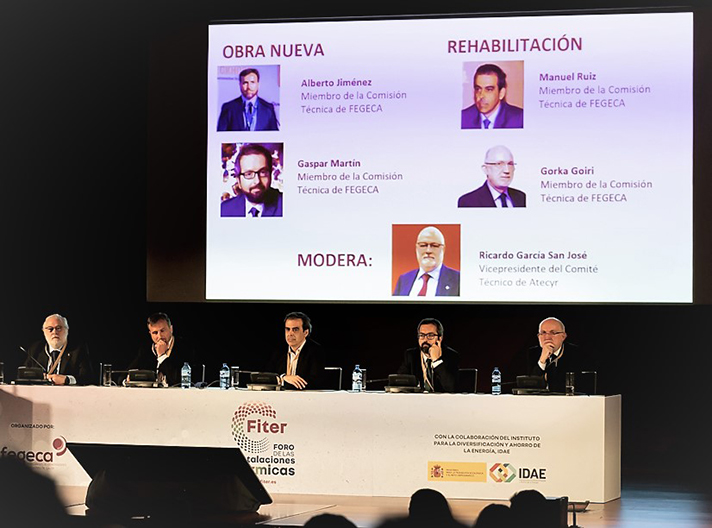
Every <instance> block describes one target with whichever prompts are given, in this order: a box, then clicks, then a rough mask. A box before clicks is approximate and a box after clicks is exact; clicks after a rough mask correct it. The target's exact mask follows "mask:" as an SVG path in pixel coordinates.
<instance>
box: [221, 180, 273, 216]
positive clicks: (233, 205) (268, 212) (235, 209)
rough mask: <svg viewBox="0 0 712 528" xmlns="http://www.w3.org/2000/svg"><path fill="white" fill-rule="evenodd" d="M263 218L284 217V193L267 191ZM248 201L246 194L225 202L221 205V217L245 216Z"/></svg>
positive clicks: (270, 189)
mask: <svg viewBox="0 0 712 528" xmlns="http://www.w3.org/2000/svg"><path fill="white" fill-rule="evenodd" d="M264 204H265V206H264V209H263V210H262V216H282V193H281V192H279V191H278V190H277V189H275V188H273V187H270V188H269V189H267V190H266V191H265V200H264ZM246 209H247V200H246V199H245V195H244V194H238V195H237V196H235V197H234V198H230V199H228V200H225V201H224V202H222V203H221V204H220V216H243V217H244V216H245V214H246Z"/></svg>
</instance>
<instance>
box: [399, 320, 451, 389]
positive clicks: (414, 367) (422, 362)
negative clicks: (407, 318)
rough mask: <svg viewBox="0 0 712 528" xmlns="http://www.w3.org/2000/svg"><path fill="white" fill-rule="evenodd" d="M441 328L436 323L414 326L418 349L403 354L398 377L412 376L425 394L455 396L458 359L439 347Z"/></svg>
mask: <svg viewBox="0 0 712 528" xmlns="http://www.w3.org/2000/svg"><path fill="white" fill-rule="evenodd" d="M443 333H444V329H443V325H442V323H441V322H440V321H438V320H437V319H431V318H428V319H423V320H422V321H420V323H419V324H418V347H417V348H409V349H408V350H406V351H405V356H404V357H403V363H401V366H400V367H398V374H412V375H414V376H415V378H416V379H417V380H418V383H420V386H421V387H423V390H426V391H428V392H455V387H456V386H457V373H458V365H459V364H460V355H459V354H458V353H457V352H456V351H455V350H453V349H452V348H450V347H448V346H445V347H444V346H443Z"/></svg>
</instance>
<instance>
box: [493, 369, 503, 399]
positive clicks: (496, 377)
mask: <svg viewBox="0 0 712 528" xmlns="http://www.w3.org/2000/svg"><path fill="white" fill-rule="evenodd" d="M492 394H502V373H501V372H500V371H499V368H498V367H495V368H494V370H493V371H492Z"/></svg>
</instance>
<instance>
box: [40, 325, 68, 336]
mask: <svg viewBox="0 0 712 528" xmlns="http://www.w3.org/2000/svg"><path fill="white" fill-rule="evenodd" d="M44 329H45V331H46V332H47V333H48V334H51V333H52V332H54V331H55V330H57V332H61V331H62V330H64V327H63V326H62V325H57V326H45V327H44Z"/></svg>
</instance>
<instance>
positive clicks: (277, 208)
mask: <svg viewBox="0 0 712 528" xmlns="http://www.w3.org/2000/svg"><path fill="white" fill-rule="evenodd" d="M235 173H236V174H235V177H236V178H237V183H235V185H234V189H235V192H237V193H238V194H237V196H235V197H234V198H230V199H228V200H224V201H223V202H221V203H220V216H222V217H230V216H239V217H245V216H247V217H248V218H259V217H262V216H279V217H281V216H282V193H281V192H280V191H279V190H278V189H275V188H274V187H272V155H271V154H270V152H269V150H267V149H266V148H265V147H264V146H262V145H259V144H257V143H247V144H245V145H242V147H240V152H239V153H238V154H237V160H236V161H235Z"/></svg>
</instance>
